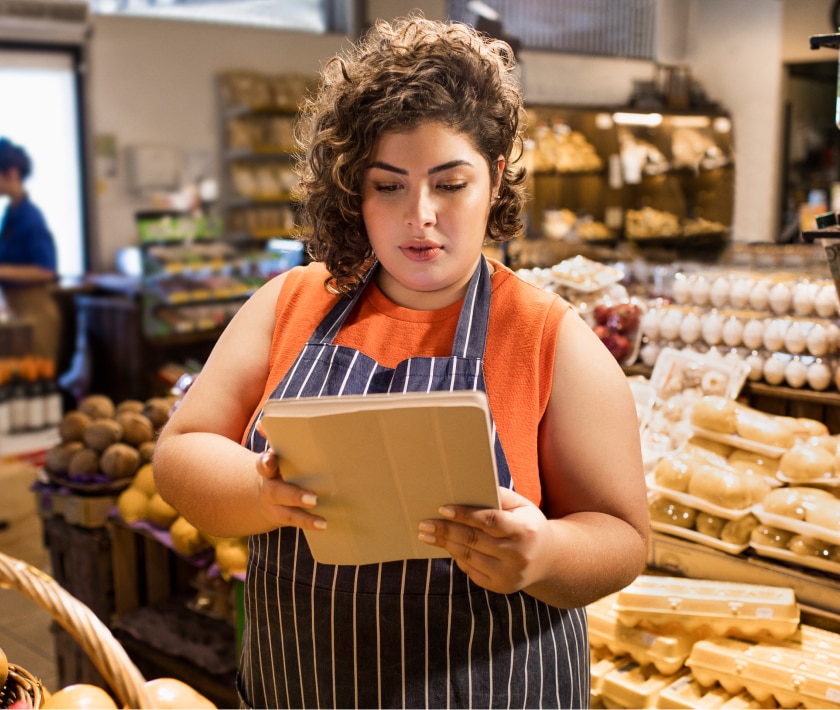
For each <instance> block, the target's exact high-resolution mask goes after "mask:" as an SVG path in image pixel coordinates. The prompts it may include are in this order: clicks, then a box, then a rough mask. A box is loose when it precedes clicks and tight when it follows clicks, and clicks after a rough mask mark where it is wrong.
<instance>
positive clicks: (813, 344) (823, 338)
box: [805, 323, 828, 357]
mask: <svg viewBox="0 0 840 710" xmlns="http://www.w3.org/2000/svg"><path fill="white" fill-rule="evenodd" d="M805 346H806V347H807V348H808V352H809V353H811V355H815V356H816V357H822V356H823V355H825V354H826V353H827V352H828V331H827V330H826V329H825V326H823V325H822V323H814V325H813V326H812V327H811V330H809V331H808V335H806V336H805Z"/></svg>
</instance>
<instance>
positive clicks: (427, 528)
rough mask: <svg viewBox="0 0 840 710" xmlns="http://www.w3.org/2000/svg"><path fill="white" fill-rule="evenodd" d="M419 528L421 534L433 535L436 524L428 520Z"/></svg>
mask: <svg viewBox="0 0 840 710" xmlns="http://www.w3.org/2000/svg"><path fill="white" fill-rule="evenodd" d="M418 527H419V529H420V532H424V533H431V532H434V531H435V524H434V523H430V522H429V521H428V520H424V521H423V522H422V523H420V525H419V526H418Z"/></svg>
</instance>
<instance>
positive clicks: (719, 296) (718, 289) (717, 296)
mask: <svg viewBox="0 0 840 710" xmlns="http://www.w3.org/2000/svg"><path fill="white" fill-rule="evenodd" d="M730 290H731V286H730V283H729V279H728V278H726V277H725V276H718V277H717V278H716V279H715V280H714V281H712V285H711V288H710V289H709V303H711V304H712V306H714V307H715V308H722V307H723V306H725V305H726V304H727V303H729V292H730Z"/></svg>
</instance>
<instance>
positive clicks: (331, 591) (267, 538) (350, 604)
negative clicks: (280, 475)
mask: <svg viewBox="0 0 840 710" xmlns="http://www.w3.org/2000/svg"><path fill="white" fill-rule="evenodd" d="M371 271H373V270H371ZM368 279H370V275H368ZM366 283H367V282H366ZM364 286H365V284H363V285H362V286H361V287H360V288H359V289H357V291H356V293H355V295H354V296H353V298H352V299H349V300H348V299H342V300H340V301H339V302H338V303H337V304H336V306H335V307H334V308H333V309H332V311H331V312H330V313H329V314H328V315H327V316H326V317H325V319H324V320H323V321H322V323H321V324H320V325H319V327H318V328H317V329H316V331H315V333H314V334H313V335H312V337H311V338H310V339H309V341H308V343H307V344H306V346H305V347H304V348H303V350H302V351H301V353H300V354H299V356H298V358H297V360H296V361H295V364H294V365H293V366H292V368H291V369H290V370H289V372H288V374H287V375H286V376H285V378H284V379H283V380H282V382H280V384H279V385H278V386H277V389H276V390H275V392H274V393H273V394H272V397H273V398H295V397H320V396H331V395H337V396H340V395H346V394H364V393H371V394H372V393H382V392H395V391H412V392H427V391H431V390H450V389H451V390H481V391H484V389H485V385H484V375H483V363H482V360H483V356H484V343H485V340H486V336H487V328H488V320H489V315H490V295H491V288H490V272H489V269H488V267H487V264H486V262H485V260H484V258H483V257H482V259H481V263H480V265H479V267H478V268H477V269H476V272H475V274H474V275H473V277H472V279H471V281H470V284H469V287H468V290H467V294H466V297H465V299H464V306H463V308H462V310H461V314H460V317H459V321H458V325H457V330H456V334H455V341H454V345H453V349H452V355H451V357H448V358H445V357H444V358H411V359H408V360H405V361H403V362H401V363H399V365H398V366H397V367H396V368H394V369H390V368H386V367H383V366H381V365H379V364H378V363H377V362H375V361H374V360H372V359H371V358H369V357H367V356H366V355H364V354H363V353H360V352H358V351H356V350H354V349H352V348H348V347H344V346H340V345H334V344H333V342H332V341H333V338H334V337H335V334H336V333H337V332H338V331H339V329H340V328H341V326H342V324H343V322H344V321H345V319H346V318H347V316H348V314H349V313H350V312H351V311H352V309H353V307H354V306H355V304H356V302H357V300H358V299H359V297H360V294H361V292H362V290H363V289H364ZM493 438H494V445H495V451H496V459H497V464H498V476H499V484H500V485H501V486H507V487H512V483H511V477H510V472H509V469H508V465H507V462H506V460H505V457H504V453H503V451H502V448H501V444H500V441H499V439H498V436H496V432H495V426H494V427H493ZM247 441H248V446H249V448H251V449H252V450H254V451H262V450H264V448H265V446H266V443H265V441H264V439H263V438H262V437H261V436H260V435H259V434H258V433H257V431H256V424H255V425H254V427H252V429H251V430H250V431H249V434H248V439H247ZM245 618H246V622H245V629H244V636H243V648H242V657H241V659H240V668H239V678H238V685H239V693H240V696H241V698H242V702H243V706H246V707H248V706H250V707H261V708H268V707H273V708H313V707H314V708H322V707H323V708H394V707H396V708H417V707H420V708H428V707H437V708H444V707H446V708H448V707H475V708H493V707H505V708H508V707H527V708H538V707H553V708H554V707H568V708H583V707H587V706H588V704H589V682H590V678H589V645H588V638H587V626H586V615H585V610H584V609H559V608H557V607H553V606H550V605H548V604H545V603H543V602H541V601H538V600H537V599H535V598H533V597H531V596H529V595H528V594H525V593H523V592H517V593H515V594H508V595H504V594H496V593H494V592H490V591H488V590H486V589H483V588H482V587H479V586H477V585H476V584H474V583H473V582H471V581H470V579H469V578H468V577H467V576H466V575H465V574H464V573H463V572H461V571H460V570H459V569H458V567H457V566H456V565H455V564H454V563H453V562H452V560H451V559H449V558H445V559H440V558H438V559H433V560H416V559H415V560H404V561H395V562H387V563H384V564H371V565H362V566H346V565H324V564H318V563H316V562H315V561H314V560H313V559H312V556H311V554H310V552H309V548H308V546H307V544H306V540H305V538H304V536H303V534H302V533H301V532H300V530H299V529H297V528H293V527H284V528H280V529H279V530H274V531H271V532H269V533H264V534H261V535H254V536H252V537H251V539H250V541H249V561H248V570H247V575H246V581H245Z"/></svg>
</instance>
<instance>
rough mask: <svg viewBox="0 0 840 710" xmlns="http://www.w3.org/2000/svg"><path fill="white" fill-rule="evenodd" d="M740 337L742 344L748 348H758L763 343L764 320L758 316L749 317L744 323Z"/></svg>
mask: <svg viewBox="0 0 840 710" xmlns="http://www.w3.org/2000/svg"><path fill="white" fill-rule="evenodd" d="M742 338H743V340H744V345H746V346H747V347H748V348H750V350H755V349H756V348H760V347H761V346H762V344H763V343H764V321H763V320H761V319H760V318H750V319H749V320H748V321H747V322H746V323H744V333H743V335H742Z"/></svg>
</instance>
